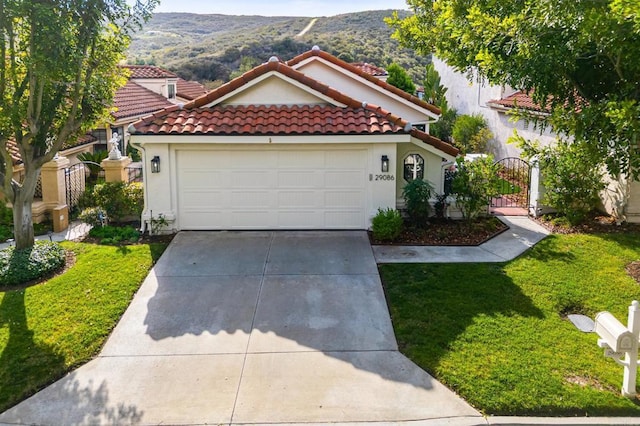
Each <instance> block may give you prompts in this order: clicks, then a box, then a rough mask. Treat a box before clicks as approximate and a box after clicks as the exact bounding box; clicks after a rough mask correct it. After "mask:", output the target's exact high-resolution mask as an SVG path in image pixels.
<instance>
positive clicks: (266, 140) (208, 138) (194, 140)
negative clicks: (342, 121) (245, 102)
mask: <svg viewBox="0 0 640 426" xmlns="http://www.w3.org/2000/svg"><path fill="white" fill-rule="evenodd" d="M412 139H413V138H412V136H411V135H406V134H392V135H272V136H268V135H259V136H231V135H229V136H226V135H225V136H215V135H136V134H132V135H131V140H132V141H133V142H134V143H135V144H136V145H141V146H145V145H151V144H155V143H159V144H178V145H179V144H237V145H240V144H255V145H291V144H346V143H352V144H365V143H368V144H370V143H410V142H412Z"/></svg>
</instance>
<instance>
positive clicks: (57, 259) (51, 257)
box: [0, 241, 66, 286]
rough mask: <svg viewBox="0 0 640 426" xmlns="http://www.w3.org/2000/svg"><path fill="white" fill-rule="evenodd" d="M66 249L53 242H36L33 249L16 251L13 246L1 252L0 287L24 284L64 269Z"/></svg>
mask: <svg viewBox="0 0 640 426" xmlns="http://www.w3.org/2000/svg"><path fill="white" fill-rule="evenodd" d="M65 261H66V255H65V251H64V249H63V248H62V247H61V246H60V244H58V243H55V242H51V241H36V242H35V243H34V245H33V247H29V248H26V249H22V250H16V249H15V247H13V246H11V247H8V248H6V249H4V250H0V286H9V285H17V284H23V283H26V282H29V281H32V280H35V279H38V278H42V277H45V276H47V275H49V274H50V273H52V272H54V271H57V270H58V269H60V268H62V267H63V266H64V264H65Z"/></svg>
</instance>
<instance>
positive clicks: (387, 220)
mask: <svg viewBox="0 0 640 426" xmlns="http://www.w3.org/2000/svg"><path fill="white" fill-rule="evenodd" d="M371 231H372V232H373V237H374V238H375V239H377V240H383V241H384V240H393V239H395V238H396V237H398V235H400V233H401V232H402V216H401V215H400V212H399V211H397V210H395V209H390V208H387V209H384V210H382V209H378V214H376V215H375V216H374V218H373V220H372V221H371Z"/></svg>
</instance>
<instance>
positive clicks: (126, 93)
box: [111, 80, 173, 120]
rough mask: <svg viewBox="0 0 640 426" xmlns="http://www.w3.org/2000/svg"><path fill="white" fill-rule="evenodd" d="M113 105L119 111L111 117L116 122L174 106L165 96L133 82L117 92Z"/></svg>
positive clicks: (129, 82)
mask: <svg viewBox="0 0 640 426" xmlns="http://www.w3.org/2000/svg"><path fill="white" fill-rule="evenodd" d="M113 104H114V106H115V107H116V108H117V109H116V111H115V112H112V113H111V115H112V116H113V118H114V119H116V120H121V119H123V118H127V117H136V116H141V115H145V114H150V113H152V112H155V111H158V110H161V109H163V108H167V107H169V106H171V105H173V103H171V102H169V100H168V99H167V98H165V97H164V96H162V95H160V94H158V93H155V92H153V91H151V90H149V89H146V88H144V87H142V86H140V85H139V84H136V83H134V82H133V81H131V80H129V81H128V82H127V84H125V85H124V86H123V87H121V88H120V89H118V90H117V91H116V94H115V96H114V98H113Z"/></svg>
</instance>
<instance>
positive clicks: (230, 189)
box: [176, 149, 367, 229]
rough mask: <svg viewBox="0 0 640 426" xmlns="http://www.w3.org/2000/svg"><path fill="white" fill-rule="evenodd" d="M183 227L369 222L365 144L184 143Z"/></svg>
mask: <svg viewBox="0 0 640 426" xmlns="http://www.w3.org/2000/svg"><path fill="white" fill-rule="evenodd" d="M176 157H177V172H178V174H177V179H178V206H179V212H178V213H179V219H178V220H179V223H180V228H181V229H364V228H366V226H365V223H366V221H365V217H366V215H365V210H366V209H365V207H366V191H365V183H366V179H365V177H366V170H367V151H366V150H335V151H326V150H313V151H309V150H295V149H288V150H261V151H232V150H226V151H225V150H221V151H187V150H178V151H177V152H176Z"/></svg>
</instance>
